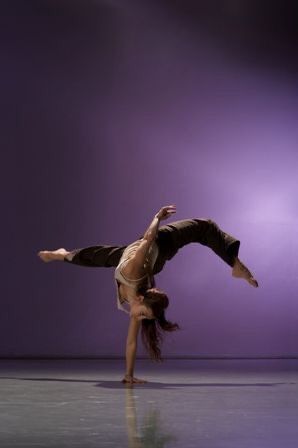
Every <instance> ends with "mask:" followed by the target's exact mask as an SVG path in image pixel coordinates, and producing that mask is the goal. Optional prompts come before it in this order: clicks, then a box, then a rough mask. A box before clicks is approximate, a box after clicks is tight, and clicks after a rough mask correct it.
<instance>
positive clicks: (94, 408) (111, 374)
mask: <svg viewBox="0 0 298 448" xmlns="http://www.w3.org/2000/svg"><path fill="white" fill-rule="evenodd" d="M137 366H138V368H137V372H136V373H137V376H139V377H144V378H145V379H147V380H148V381H149V382H148V383H147V384H144V385H135V386H133V387H129V386H125V385H123V384H122V383H121V382H120V380H121V379H122V374H123V369H124V361H106V360H50V361H49V360H34V361H29V360H27V361H25V360H1V361H0V394H1V395H0V397H1V401H0V446H1V447H3V448H12V447H13V448H16V447H24V448H25V447H28V448H29V447H30V448H31V447H33V446H38V447H57V448H63V447H82V448H88V447H97V448H102V447H115V448H116V447H119V448H120V447H121V448H122V447H123V448H125V447H128V448H154V447H156V448H170V447H183V448H188V447H195V448H209V447H210V448H234V447H235V448H236V447H237V448H267V447H268V448H297V446H298V385H297V383H298V360H294V359H293V360H183V361H182V360H176V361H174V360H166V361H164V362H163V363H162V364H154V363H152V362H150V361H145V360H139V361H138V362H137Z"/></svg>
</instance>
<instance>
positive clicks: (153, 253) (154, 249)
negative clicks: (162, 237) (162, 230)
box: [114, 239, 158, 313]
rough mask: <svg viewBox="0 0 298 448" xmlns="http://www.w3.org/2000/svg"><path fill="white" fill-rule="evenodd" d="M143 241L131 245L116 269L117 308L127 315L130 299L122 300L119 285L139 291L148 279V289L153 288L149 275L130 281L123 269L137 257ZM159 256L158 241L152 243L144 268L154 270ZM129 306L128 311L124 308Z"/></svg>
mask: <svg viewBox="0 0 298 448" xmlns="http://www.w3.org/2000/svg"><path fill="white" fill-rule="evenodd" d="M142 241H143V239H139V240H137V241H134V242H133V243H131V244H130V245H129V246H127V248H126V249H125V250H124V252H123V254H122V257H121V258H120V260H119V263H118V266H117V267H116V269H115V275H114V276H115V283H116V291H117V307H118V309H120V310H122V311H125V312H126V313H129V299H121V298H120V294H119V283H122V284H124V285H126V286H129V287H130V288H132V289H134V290H135V291H137V289H138V287H139V285H140V283H143V282H144V281H145V279H146V277H147V284H148V288H150V286H151V281H150V277H149V275H147V274H145V275H143V277H140V278H137V279H128V278H127V277H125V276H124V275H123V274H122V272H121V269H124V267H125V265H126V264H127V263H128V261H129V260H130V259H131V258H132V257H133V256H134V255H135V253H136V250H137V248H138V247H139V245H140V243H141V242H142ZM157 256H158V246H157V244H156V241H154V242H153V243H152V245H151V246H150V249H149V251H148V254H147V257H146V260H145V263H144V268H145V269H149V270H151V271H152V270H153V267H154V264H155V262H156V259H157ZM125 303H126V304H127V305H128V306H127V309H126V308H125V307H124V306H123V305H124V304H125Z"/></svg>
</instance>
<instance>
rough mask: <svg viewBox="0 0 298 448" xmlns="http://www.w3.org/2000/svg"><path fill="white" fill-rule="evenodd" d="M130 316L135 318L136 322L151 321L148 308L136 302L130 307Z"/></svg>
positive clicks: (151, 316) (150, 312) (150, 313)
mask: <svg viewBox="0 0 298 448" xmlns="http://www.w3.org/2000/svg"><path fill="white" fill-rule="evenodd" d="M130 316H131V317H136V318H137V320H143V319H153V318H154V317H153V313H152V310H151V309H150V308H148V307H147V306H146V305H144V304H143V303H142V302H137V303H134V304H133V305H131V307H130Z"/></svg>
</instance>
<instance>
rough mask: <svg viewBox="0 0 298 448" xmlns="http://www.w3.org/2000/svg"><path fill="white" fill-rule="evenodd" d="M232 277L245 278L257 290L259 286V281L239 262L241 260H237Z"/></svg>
mask: <svg viewBox="0 0 298 448" xmlns="http://www.w3.org/2000/svg"><path fill="white" fill-rule="evenodd" d="M232 276H233V277H236V278H243V279H244V280H246V281H247V282H248V283H249V284H250V285H252V286H254V287H255V288H257V287H258V286H259V285H258V282H257V280H256V279H255V278H254V276H253V275H252V273H251V272H250V270H249V269H248V268H247V267H246V266H245V265H244V264H243V263H242V262H241V261H240V260H239V258H236V260H235V264H234V266H233V270H232Z"/></svg>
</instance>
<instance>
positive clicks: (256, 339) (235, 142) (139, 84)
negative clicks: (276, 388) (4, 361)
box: [0, 0, 298, 356]
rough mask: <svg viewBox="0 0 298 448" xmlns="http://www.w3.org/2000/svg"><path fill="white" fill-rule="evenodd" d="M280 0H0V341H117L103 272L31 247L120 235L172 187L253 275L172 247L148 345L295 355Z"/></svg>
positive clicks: (201, 251) (13, 347) (293, 177)
mask: <svg viewBox="0 0 298 448" xmlns="http://www.w3.org/2000/svg"><path fill="white" fill-rule="evenodd" d="M285 5H287V3H285V4H284V6H283V8H285V9H284V10H282V11H280V10H275V9H274V5H272V7H271V10H270V14H269V15H268V11H266V9H265V8H261V7H260V5H259V2H258V3H257V2H254V1H248V0H247V1H239V2H228V1H223V2H222V3H221V7H220V8H218V5H217V7H216V5H215V3H213V2H206V3H203V2H201V3H200V2H190V1H181V2H178V1H177V2H167V1H159V2H157V1H149V0H148V1H147V2H145V1H143V2H139V1H138V2H137V1H135V2H133V1H116V0H114V1H97V2H96V1H84V2H83V1H56V2H55V1H31V2H30V1H28V2H13V1H12V2H10V3H9V5H7V6H6V8H4V14H3V16H4V17H5V23H6V26H5V27H4V28H2V33H4V39H3V40H2V42H3V48H4V51H3V52H2V54H3V56H2V57H3V67H4V69H3V71H2V74H1V79H2V87H1V90H2V92H1V93H2V95H1V97H2V115H3V119H2V126H3V130H2V132H1V134H2V139H3V147H4V148H6V149H7V151H5V156H4V159H5V160H4V163H3V165H2V167H4V170H3V175H2V182H3V187H2V194H3V193H4V194H3V201H2V220H1V221H2V223H1V224H2V252H3V256H2V268H1V272H2V282H1V283H2V292H1V302H2V307H1V308H2V312H1V314H0V315H1V317H0V332H1V339H0V354H1V356H27V355H28V356H54V355H59V356H75V355H77V356H85V355H86V356H87V355H90V356H104V355H123V354H124V347H125V338H126V328H127V323H128V318H127V316H126V315H125V314H124V313H122V312H121V311H118V310H117V309H116V299H115V291H114V283H113V271H112V270H109V269H88V268H81V267H77V266H71V265H67V264H63V263H49V264H44V263H42V262H41V261H40V260H39V259H38V258H37V256H36V253H37V251H38V250H41V249H55V248H57V247H61V246H62V247H66V248H67V249H72V248H75V247H83V246H88V245H92V244H101V243H102V244H110V243H111V244H120V245H122V244H125V243H129V242H131V241H133V240H134V239H135V237H137V236H139V235H140V233H141V232H142V231H143V230H144V229H145V228H146V227H147V226H148V224H149V223H150V221H151V219H152V217H153V215H154V214H155V213H156V211H157V210H158V209H159V208H160V207H161V206H162V205H165V204H172V203H175V204H176V205H177V214H176V216H175V219H183V218H188V217H207V218H212V219H214V220H215V221H216V222H218V224H219V225H220V226H221V227H222V228H223V229H224V230H226V231H228V232H230V233H232V234H233V235H235V236H237V237H238V238H239V239H240V240H241V248H240V258H241V259H242V260H243V261H244V262H246V263H247V264H248V266H249V267H250V268H251V269H252V271H253V272H254V273H255V274H256V277H257V279H258V280H259V283H260V288H259V289H257V290H256V289H254V288H252V287H250V286H248V285H247V284H246V283H245V282H242V281H240V280H235V279H233V278H232V277H231V275H230V268H229V267H228V266H227V265H225V264H224V263H223V262H222V261H221V260H220V259H219V258H217V257H216V256H215V254H213V253H212V252H211V251H210V250H208V249H207V248H205V247H203V246H199V245H192V246H189V247H187V248H184V249H183V250H182V251H181V252H179V254H178V255H177V256H176V257H175V259H174V260H172V261H171V262H170V263H168V264H167V266H166V268H165V270H164V271H163V272H162V273H161V274H160V275H159V276H158V277H157V278H156V280H157V284H158V286H159V287H161V288H163V289H165V290H166V291H167V292H168V294H169V296H170V298H171V305H170V308H169V311H168V316H169V318H171V319H172V320H176V321H177V322H179V324H180V325H181V327H182V330H181V331H180V332H177V333H176V334H175V335H171V336H170V337H167V339H166V342H165V344H164V351H163V352H164V354H165V355H198V356H201V355H208V356H218V355H230V356H262V355H267V356H281V355H283V356H290V355H291V356H295V355H296V356H297V354H298V353H297V339H298V325H297V324H298V317H297V316H298V301H297V287H298V269H297V268H298V262H297V251H298V243H297V236H298V230H297V217H298V209H297V196H298V186H297V171H298V170H297V161H298V156H297V137H298V131H297V82H296V78H295V76H294V74H295V73H296V68H297V67H296V65H297V64H296V60H294V59H293V48H294V41H295V38H296V36H295V33H294V30H293V29H292V28H291V26H290V25H291V23H290V21H288V20H286V19H289V20H290V17H291V14H290V11H289V10H288V9H287V8H286V6H285ZM279 7H280V8H281V6H279ZM281 13H282V14H284V15H283V16H282V14H281ZM265 17H266V18H267V19H266V20H265V19H264V18H265ZM139 353H140V354H141V353H143V350H142V348H141V346H140V348H139Z"/></svg>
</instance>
